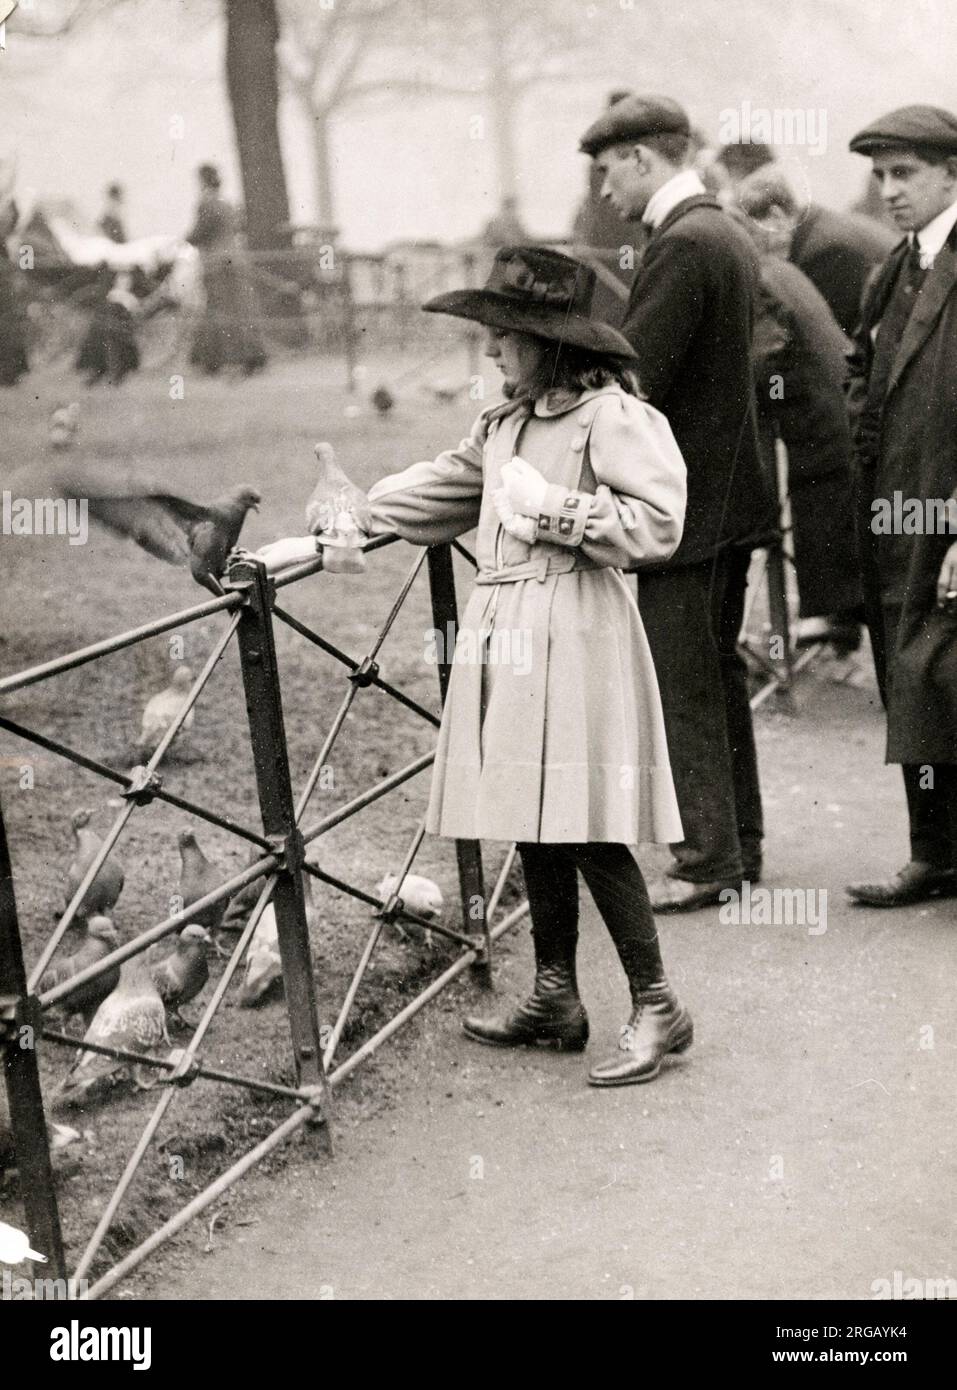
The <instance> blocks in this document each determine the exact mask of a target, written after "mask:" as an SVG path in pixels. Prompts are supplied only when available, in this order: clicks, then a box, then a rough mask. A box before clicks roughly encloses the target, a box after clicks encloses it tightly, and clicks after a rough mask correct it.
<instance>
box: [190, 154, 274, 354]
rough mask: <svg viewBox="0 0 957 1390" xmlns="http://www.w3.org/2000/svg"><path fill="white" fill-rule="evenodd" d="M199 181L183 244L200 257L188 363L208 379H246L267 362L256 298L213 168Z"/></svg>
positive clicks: (232, 214)
mask: <svg viewBox="0 0 957 1390" xmlns="http://www.w3.org/2000/svg"><path fill="white" fill-rule="evenodd" d="M198 175H199V187H200V195H199V203H198V205H197V208H196V220H195V222H194V224H193V227H192V229H191V231H190V232H189V233H188V234H187V237H186V240H187V241H189V242H190V243H191V244H192V245H193V246H195V247H197V249H198V250H199V252H200V255H201V256H202V262H203V289H204V291H205V294H206V306H205V309H204V311H203V313H202V316H201V318H200V322H199V327H198V328H197V330H196V335H195V337H194V339H193V346H192V351H191V353H190V361H191V362H193V363H194V364H195V365H197V366H199V367H202V369H203V371H205V372H207V373H209V374H210V375H212V374H213V373H215V372H218V371H219V370H220V368H222V367H224V366H227V365H235V366H238V367H240V368H241V369H242V370H243V372H244V373H245V374H246V375H247V376H248V375H251V374H252V373H253V372H256V371H259V370H260V369H261V368H263V367H264V366H265V365H266V361H267V358H266V349H265V347H264V346H263V341H262V337H261V335H260V332H259V327H258V324H257V321H256V320H257V316H258V307H257V304H256V297H255V294H254V292H253V289H252V286H251V285H250V284H249V282H248V280H247V278H246V275H245V267H244V266H243V264H242V260H241V248H240V245H239V219H238V216H237V213H236V211H235V209H234V208H233V207H231V206H230V204H229V203H227V201H226V199H225V198H223V197H222V195H221V193H220V187H221V180H220V177H219V170H218V169H217V168H216V167H215V165H212V164H202V165H200V167H199V170H198Z"/></svg>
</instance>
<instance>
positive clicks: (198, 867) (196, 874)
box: [179, 830, 226, 932]
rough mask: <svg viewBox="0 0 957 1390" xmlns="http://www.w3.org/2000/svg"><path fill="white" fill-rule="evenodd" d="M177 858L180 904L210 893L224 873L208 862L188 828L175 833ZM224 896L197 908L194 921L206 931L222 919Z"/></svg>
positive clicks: (224, 903)
mask: <svg viewBox="0 0 957 1390" xmlns="http://www.w3.org/2000/svg"><path fill="white" fill-rule="evenodd" d="M179 857H180V861H181V864H182V868H181V870H180V877H179V893H180V897H181V898H182V900H183V906H184V907H192V905H193V903H195V902H198V901H199V899H200V898H205V896H206V894H207V893H212V892H213V891H214V890H215V889H217V888H219V886H220V885H221V884H222V883H223V882H224V876H223V874H222V873H221V872H220V870H219V869H217V868H216V865H215V864H212V863H210V861H209V860H208V859H207V858H206V855H205V854H204V853H203V851H202V850H201V849H200V847H199V841H198V840H197V839H196V836H195V835H194V834H193V832H192V830H181V831H180V833H179ZM225 911H226V899H225V898H223V899H221V900H220V901H219V902H218V903H213V904H212V905H211V906H210V907H204V908H201V909H200V911H198V912H197V913H196V914H195V920H196V921H197V922H198V923H199V924H200V926H202V927H205V928H206V929H207V931H211V932H212V931H215V930H216V929H217V927H218V926H219V925H220V923H221V922H222V920H223V914H224V912H225Z"/></svg>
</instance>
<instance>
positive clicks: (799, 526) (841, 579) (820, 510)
mask: <svg viewBox="0 0 957 1390" xmlns="http://www.w3.org/2000/svg"><path fill="white" fill-rule="evenodd" d="M730 211H731V214H732V216H734V217H735V220H736V221H738V222H739V223H740V224H741V225H742V226H744V227H745V228H746V229H747V230H748V231H749V232H750V233H751V236H752V240H753V241H754V243H755V247H756V249H757V252H758V256H759V258H760V287H759V294H758V301H757V306H756V317H755V327H754V339H753V343H752V349H751V351H752V362H753V364H754V378H755V394H756V397H757V405H758V430H759V435H760V440H761V451H762V456H763V458H764V460H765V465H766V467H767V469H768V472H769V476H772V477H773V476H774V469H775V467H776V440H777V439H780V440H781V441H782V442H783V444H784V446H785V448H786V449H787V459H788V474H787V492H788V496H789V499H790V507H791V536H792V543H793V547H794V568H795V572H796V574H797V585H798V595H799V599H800V610H799V611H800V616H801V623H800V624H799V627H798V643H799V644H803V643H807V642H812V641H813V642H819V641H822V640H824V641H830V642H831V643H832V645H833V646H834V648H835V651H836V653H837V654H838V655H840V656H844V655H847V654H848V653H849V652H851V651H853V650H855V649H856V648H857V647H858V646H859V645H860V641H861V620H862V617H863V609H862V607H861V605H862V591H861V577H860V564H859V562H858V554H857V539H856V528H855V522H854V517H855V511H854V482H853V472H852V447H851V431H850V423H849V420H848V415H847V406H846V403H845V399H844V387H843V383H844V377H845V375H846V372H847V362H846V353H847V352H849V351H850V347H851V343H850V339H848V338H846V337H845V335H844V334H843V333H842V332H841V330H840V328H839V327H838V325H837V323H836V322H835V320H834V316H833V314H832V313H831V311H830V309H829V308H828V306H827V304H826V302H825V300H824V299H823V297H822V296H821V295H820V294H819V293H818V291H817V290H816V289H815V287H814V286H813V285H812V284H811V281H810V280H809V279H808V278H807V276H806V275H805V274H804V273H803V272H802V271H800V270H798V268H797V266H795V265H792V264H791V263H790V262H789V261H786V260H782V259H781V257H780V256H777V255H774V254H772V252H771V249H770V245H769V238H768V237H767V236H766V235H765V234H764V233H763V232H762V230H761V228H760V226H759V225H758V224H756V223H754V222H751V221H750V219H748V217H747V216H746V215H745V214H743V213H742V212H741V211H740V209H737V208H733V209H730Z"/></svg>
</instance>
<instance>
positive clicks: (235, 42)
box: [225, 0, 290, 250]
mask: <svg viewBox="0 0 957 1390" xmlns="http://www.w3.org/2000/svg"><path fill="white" fill-rule="evenodd" d="M225 4H226V87H227V91H228V93H229V102H230V106H231V108H232V115H233V126H234V129H235V131H236V145H237V148H238V150H239V165H240V169H241V171H242V179H243V196H244V200H245V204H246V235H247V238H248V241H249V245H250V247H252V248H253V249H254V250H270V249H272V248H274V247H277V246H283V245H288V244H289V240H290V238H289V232H288V230H287V229H286V226H285V224H287V223H288V221H289V194H288V192H287V190H286V176H285V173H284V170H283V163H282V150H281V149H280V145H279V80H278V73H277V62H278V60H277V56H276V43H277V41H278V38H279V19H278V16H277V14H276V0H225Z"/></svg>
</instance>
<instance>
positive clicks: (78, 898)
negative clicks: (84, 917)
mask: <svg viewBox="0 0 957 1390" xmlns="http://www.w3.org/2000/svg"><path fill="white" fill-rule="evenodd" d="M238 624H239V616H238V614H237V615H236V616H235V617H234V618H233V619H232V621H231V622H230V623H228V624H227V626H226V630H225V632H224V633H223V634H222V636H221V637H220V638H219V640H218V641H217V642H215V643H214V645H213V649H212V651H211V652H210V654H209V656H208V657H207V659H206V661H205V662H204V663H203V669H202V670H201V671H200V673H199V675H198V676H197V677H196V680H195V681H194V682H193V684H192V686H191V687H190V691H189V694H188V696H187V697H186V700H185V701H184V704H183V708H181V709H180V710H179V711H178V712H177V715H176V717H175V718H174V719H173V720H172V721H171V722H170V727H169V728H168V729H167V730H166V732H165V734H164V736H163V738H162V739H161V740H160V742H159V744H158V745H157V747H156V748H155V749H154V750H153V754H152V756H151V757H150V758H149V760H148V762H147V763H146V765H145V766H144V767H143V768H142V772H141V776H142V778H143V780H144V782H148V781H149V780H150V779H151V778H152V777H153V776H154V774H155V772H156V768H157V767H158V765H159V763H160V761H161V759H162V757H163V755H164V753H165V752H166V750H167V748H168V747H169V745H170V744H171V743H172V741H173V739H174V738H175V737H176V735H177V733H178V732H179V730H180V728H181V727H182V724H183V721H184V719H185V718H186V716H187V714H188V713H189V711H190V709H191V708H192V706H193V704H194V703H195V701H196V699H197V698H198V696H199V695H200V693H201V692H202V690H203V688H204V687H205V685H206V682H207V681H208V680H209V678H210V676H211V675H212V674H213V671H214V670H215V668H216V665H217V663H218V661H219V660H220V658H221V657H222V654H223V652H224V651H225V650H226V647H227V645H228V644H229V641H230V638H231V637H232V636H233V634H234V633H235V631H236V628H237V626H238ZM127 780H128V781H130V785H132V780H131V779H127ZM135 807H136V801H135V800H130V801H127V803H126V805H125V806H124V807H122V809H121V810H120V812H119V814H118V815H117V817H116V819H115V820H114V822H113V824H112V826H111V827H110V829H109V831H108V832H107V834H106V837H105V839H104V840H103V842H102V844H101V845H100V848H99V849H98V850H97V852H96V854H95V856H94V858H93V860H92V862H91V863H90V864H89V866H88V867H87V870H86V873H85V874H84V875H83V878H82V879H81V881H80V883H79V885H78V887H77V889H76V892H75V893H74V894H73V897H72V898H71V899H70V901H69V903H68V904H67V908H66V911H65V912H64V914H63V916H62V917H61V918H60V920H59V922H58V923H57V925H56V927H55V929H54V931H53V933H52V935H51V937H50V939H49V941H48V942H47V944H46V946H45V947H44V949H43V951H42V952H41V954H40V959H39V961H38V962H37V964H36V966H35V967H34V969H33V971H32V972H31V974H30V988H31V989H34V988H35V987H36V983H37V981H38V980H39V979H40V977H41V975H42V974H43V972H44V970H45V969H46V967H47V966H48V965H49V963H50V961H51V960H52V959H53V956H54V953H55V952H56V949H57V947H58V946H59V944H60V942H61V941H62V940H63V937H64V935H65V933H66V931H67V929H68V928H69V926H70V924H71V923H72V922H73V920H74V918H75V917H76V914H77V912H78V911H79V909H80V906H81V904H82V902H83V899H84V898H85V897H86V894H87V890H88V889H89V887H90V884H91V883H92V882H93V881H94V879H95V878H96V876H97V874H98V873H99V872H100V869H101V868H102V866H103V864H104V863H105V862H106V860H107V858H108V857H109V855H110V853H111V851H112V849H113V847H114V846H115V844H116V842H117V840H118V839H119V838H120V835H121V834H122V832H123V830H124V829H125V827H126V823H127V821H128V820H129V819H130V816H131V815H132V813H133V811H134V809H135Z"/></svg>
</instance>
